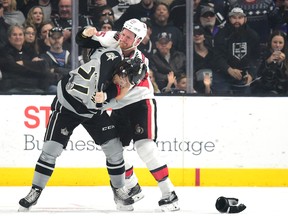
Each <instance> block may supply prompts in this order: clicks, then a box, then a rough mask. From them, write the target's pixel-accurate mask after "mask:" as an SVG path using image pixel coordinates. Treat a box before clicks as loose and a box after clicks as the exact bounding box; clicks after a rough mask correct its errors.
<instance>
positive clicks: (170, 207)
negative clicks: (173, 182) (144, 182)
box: [158, 191, 180, 212]
mask: <svg viewBox="0 0 288 216" xmlns="http://www.w3.org/2000/svg"><path fill="white" fill-rule="evenodd" d="M158 205H159V206H160V208H161V210H162V211H164V212H167V211H178V210H180V207H179V205H178V197H177V195H176V193H175V191H172V192H171V193H170V194H169V197H167V198H163V199H161V200H160V201H159V202H158Z"/></svg>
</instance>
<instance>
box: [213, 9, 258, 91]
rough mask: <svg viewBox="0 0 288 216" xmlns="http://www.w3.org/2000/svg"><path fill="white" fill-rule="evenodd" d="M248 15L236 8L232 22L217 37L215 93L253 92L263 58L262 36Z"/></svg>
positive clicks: (231, 17) (232, 15) (231, 18)
mask: <svg viewBox="0 0 288 216" xmlns="http://www.w3.org/2000/svg"><path fill="white" fill-rule="evenodd" d="M246 22H247V17H246V14H245V13H244V12H243V10H242V9H241V8H237V7H236V8H233V9H232V10H231V11H230V13H229V22H228V23H226V25H225V27H224V28H222V29H220V31H219V32H218V34H217V35H216V37H215V49H214V50H215V58H216V60H215V62H217V71H216V70H215V71H214V73H213V93H215V94H241V95H248V94H250V93H251V89H250V83H251V82H252V80H253V79H254V78H255V75H256V68H257V65H255V64H256V62H257V58H258V57H259V37H258V35H257V33H256V32H255V31H254V30H253V29H251V28H249V26H248V25H247V24H246Z"/></svg>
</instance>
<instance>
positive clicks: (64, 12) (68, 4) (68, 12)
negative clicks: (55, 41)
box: [52, 0, 93, 41]
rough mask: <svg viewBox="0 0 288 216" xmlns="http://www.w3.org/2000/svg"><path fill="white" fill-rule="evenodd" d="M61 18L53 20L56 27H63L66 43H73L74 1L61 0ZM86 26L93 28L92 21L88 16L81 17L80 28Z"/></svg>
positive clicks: (59, 5)
mask: <svg viewBox="0 0 288 216" xmlns="http://www.w3.org/2000/svg"><path fill="white" fill-rule="evenodd" d="M58 8H59V11H58V13H59V16H57V17H55V18H53V19H52V21H53V23H54V26H57V27H61V28H62V29H63V35H64V40H65V41H71V34H72V33H71V30H72V0H59V4H58ZM85 26H93V23H92V21H91V19H90V18H89V17H88V16H84V15H79V26H78V28H79V29H80V28H84V27H85Z"/></svg>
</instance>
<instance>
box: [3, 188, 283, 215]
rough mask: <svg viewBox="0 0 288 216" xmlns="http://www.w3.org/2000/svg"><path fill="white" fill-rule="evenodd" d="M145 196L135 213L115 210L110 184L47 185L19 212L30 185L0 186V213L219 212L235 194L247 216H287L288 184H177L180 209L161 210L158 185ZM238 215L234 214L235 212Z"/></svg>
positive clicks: (170, 213) (149, 189)
mask: <svg viewBox="0 0 288 216" xmlns="http://www.w3.org/2000/svg"><path fill="white" fill-rule="evenodd" d="M142 189H143V193H144V194H145V197H144V199H142V200H141V201H139V202H137V203H135V204H134V211H133V212H119V211H117V210H116V208H115V205H114V202H113V196H112V191H111V189H110V188H109V187H99V186H95V187H51V186H49V187H46V188H45V189H44V190H43V192H42V195H41V197H40V199H39V200H38V203H37V205H35V206H34V207H33V208H32V209H31V210H30V211H29V212H18V208H19V205H18V201H19V200H20V199H21V198H23V197H25V196H26V195H27V193H28V192H29V190H30V187H0V194H1V199H0V200H1V202H0V216H6V215H9V216H10V215H13V214H14V215H16V214H17V215H20V216H22V215H25V216H30V215H33V216H36V215H37V216H46V215H56V216H59V215H61V216H62V215H63V216H64V215H65V216H68V215H69V216H78V215H79V216H80V215H81V216H83V215H84V216H92V215H93V216H104V215H109V216H114V215H115V216H116V215H136V216H148V215H149V216H151V215H164V214H165V215H177V216H178V215H179V216H183V215H185V216H186V215H187V216H188V215H189V216H208V215H209V216H211V215H220V213H219V212H218V211H217V210H216V208H215V202H216V199H217V198H218V197H219V196H226V197H235V198H238V199H239V203H243V204H245V205H246V206H247V209H246V210H244V211H243V212H241V213H239V214H241V215H248V216H268V215H269V216H286V215H287V207H286V206H287V204H288V188H287V187H271V188H268V187H176V193H177V195H178V197H179V204H180V207H181V210H180V211H177V212H161V210H160V209H159V207H158V200H159V199H160V196H161V195H160V190H159V189H158V187H142ZM234 215H235V214H234Z"/></svg>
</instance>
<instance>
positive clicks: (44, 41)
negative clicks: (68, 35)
mask: <svg viewBox="0 0 288 216" xmlns="http://www.w3.org/2000/svg"><path fill="white" fill-rule="evenodd" d="M53 27H54V24H53V23H52V22H51V21H44V22H43V23H42V25H41V27H40V38H38V39H37V44H38V47H39V53H40V54H42V53H45V52H46V51H48V50H49V49H50V42H49V38H48V33H49V31H50V30H51V29H52V28H53Z"/></svg>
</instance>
